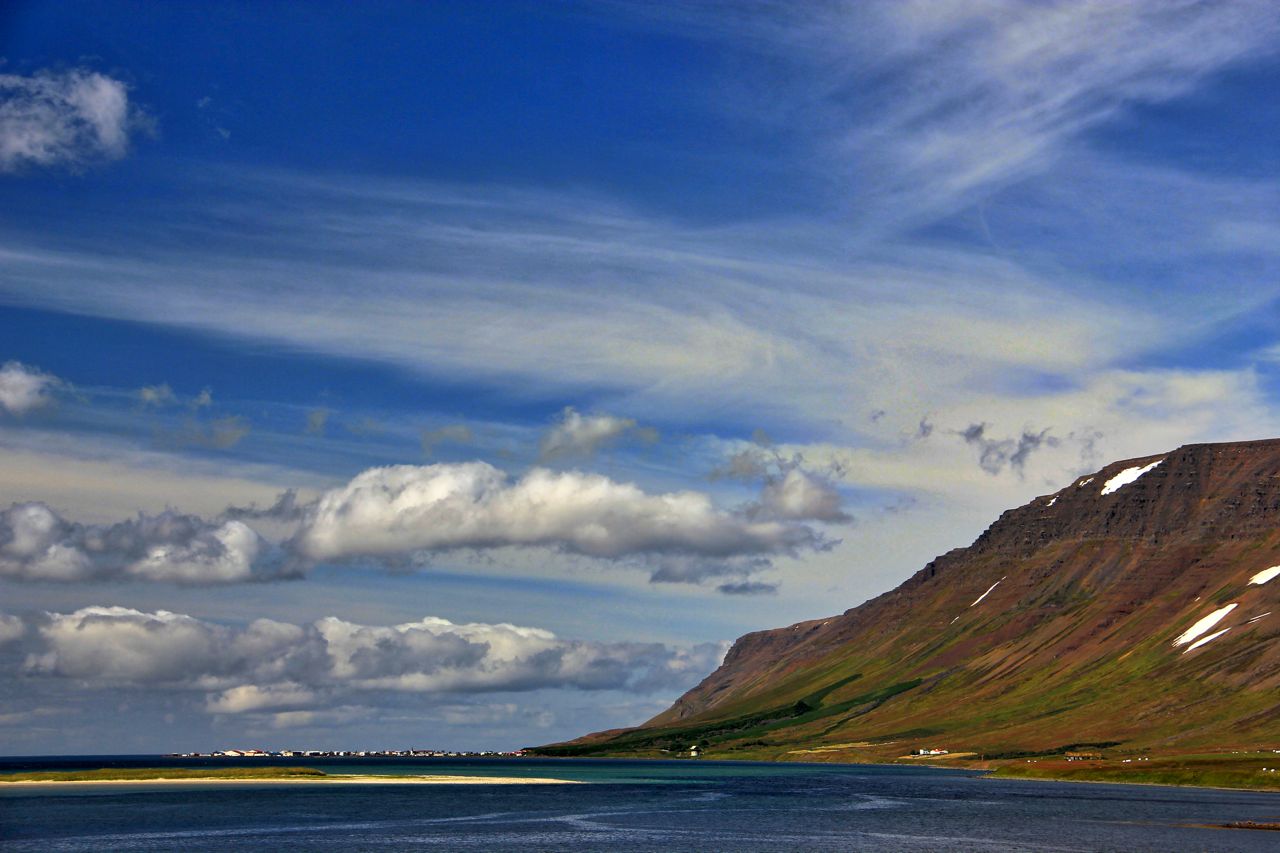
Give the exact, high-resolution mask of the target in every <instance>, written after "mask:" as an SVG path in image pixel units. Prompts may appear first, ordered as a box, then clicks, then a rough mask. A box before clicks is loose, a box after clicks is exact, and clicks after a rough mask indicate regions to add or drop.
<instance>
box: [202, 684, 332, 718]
mask: <svg viewBox="0 0 1280 853" xmlns="http://www.w3.org/2000/svg"><path fill="white" fill-rule="evenodd" d="M315 701H316V694H315V692H314V691H312V690H308V689H307V688H305V687H302V686H300V685H297V684H292V683H288V682H286V683H284V684H274V685H267V686H265V687H259V686H258V685H256V684H241V685H238V686H236V687H230V688H228V689H226V690H224V691H222V692H221V693H219V694H217V695H216V696H211V697H209V699H208V701H207V702H206V703H205V708H206V709H207V710H208V711H209V713H211V714H244V713H247V712H251V711H264V710H271V709H277V708H289V707H298V706H302V707H306V706H308V705H312V704H314V703H315Z"/></svg>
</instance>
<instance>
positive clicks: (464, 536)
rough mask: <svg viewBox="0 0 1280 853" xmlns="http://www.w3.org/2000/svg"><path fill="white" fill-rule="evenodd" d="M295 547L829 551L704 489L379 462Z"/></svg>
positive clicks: (799, 528) (328, 505)
mask: <svg viewBox="0 0 1280 853" xmlns="http://www.w3.org/2000/svg"><path fill="white" fill-rule="evenodd" d="M291 544H292V547H293V548H294V549H295V550H297V552H298V553H299V554H301V555H302V556H303V557H305V558H306V559H309V560H314V561H321V560H344V559H351V558H357V557H383V558H395V557H400V556H404V555H407V554H410V553H412V552H417V551H444V550H448V549H455V548H494V547H503V546H542V547H552V548H557V549H560V550H562V551H565V552H567V553H572V554H580V555H584V556H588V557H598V558H607V559H619V558H637V557H640V558H642V557H654V556H663V555H691V556H696V557H699V558H738V557H759V556H767V555H776V554H790V553H796V552H798V551H799V550H801V549H804V548H821V547H825V545H826V542H825V540H824V539H823V538H822V537H821V535H820V534H818V533H816V532H815V531H813V530H812V529H810V528H808V527H806V526H804V525H802V524H798V523H795V522H786V521H774V520H760V521H755V520H751V519H748V518H746V517H745V516H743V515H739V514H734V513H730V512H726V511H724V510H720V509H717V508H716V507H715V506H714V505H713V504H712V502H711V499H710V498H709V497H708V496H707V495H705V494H703V493H700V492H692V491H686V492H671V493H666V494H656V495H655V494H648V493H646V492H644V491H642V490H641V489H640V488H639V487H637V486H635V485H632V484H629V483H618V482H615V481H613V480H610V479H608V478H607V477H603V476H599V475H595V474H584V473H580V472H563V473H560V472H554V471H549V470H546V469H541V468H535V469H533V470H532V471H530V472H528V473H527V474H525V475H524V476H523V477H521V478H520V479H519V480H516V481H514V482H513V481H511V479H510V478H509V477H508V476H507V475H506V474H505V473H503V472H502V471H500V470H499V469H497V468H495V467H493V466H492V465H489V464H487V463H484V462H469V463H464V464H454V465H446V464H440V465H425V466H411V465H398V466H391V467H386V468H371V469H369V470H367V471H364V472H363V473H361V474H359V475H357V476H356V477H355V478H354V479H352V480H351V481H350V482H349V483H347V484H346V485H345V486H342V487H340V488H336V489H332V490H330V491H328V492H325V493H324V494H322V495H321V496H320V497H319V499H318V500H317V501H316V503H315V505H314V506H313V507H312V509H311V510H310V512H309V513H308V515H307V517H306V519H305V520H304V521H303V523H302V526H301V528H300V529H299V531H298V533H297V535H296V536H295V538H294V540H293V541H292V543H291Z"/></svg>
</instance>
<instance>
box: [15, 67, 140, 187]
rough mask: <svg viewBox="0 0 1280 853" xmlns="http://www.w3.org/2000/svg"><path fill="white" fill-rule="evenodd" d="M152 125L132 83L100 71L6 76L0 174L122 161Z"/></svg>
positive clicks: (74, 70) (40, 72) (51, 72)
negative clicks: (134, 98) (133, 97)
mask: <svg viewBox="0 0 1280 853" xmlns="http://www.w3.org/2000/svg"><path fill="white" fill-rule="evenodd" d="M150 123H151V120H150V119H149V118H148V116H147V115H146V114H145V113H144V112H143V111H142V110H141V109H139V108H138V107H137V106H136V105H133V104H130V102H129V87H128V85H126V84H125V83H124V82H123V81H120V80H117V79H115V78H113V77H109V76H107V75H105V74H102V73H100V72H97V71H90V70H88V69H84V68H75V69H71V70H67V71H39V72H37V73H35V74H32V75H29V76H24V75H20V74H0V172H19V171H22V170H24V169H29V168H32V167H52V166H57V167H65V168H70V169H79V168H82V167H84V166H86V165H89V164H91V163H94V162H97V161H101V160H118V159H120V158H121V157H123V156H125V154H126V153H128V150H129V141H130V137H131V136H132V135H133V134H134V133H135V132H136V131H138V130H139V129H145V128H147V127H149V126H150Z"/></svg>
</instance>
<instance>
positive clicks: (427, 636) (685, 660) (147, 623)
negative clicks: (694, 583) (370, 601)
mask: <svg viewBox="0 0 1280 853" xmlns="http://www.w3.org/2000/svg"><path fill="white" fill-rule="evenodd" d="M13 618H14V617H9V619H10V620H11V619H13ZM34 621H35V626H34V627H35V630H34V633H35V635H36V637H37V638H38V639H37V646H36V647H35V648H33V650H32V651H31V652H30V653H29V654H28V655H27V657H26V660H25V663H24V670H25V672H26V673H27V675H28V676H30V677H40V676H43V677H58V678H67V679H75V680H78V681H80V682H83V683H85V684H86V685H89V686H115V687H119V686H134V687H151V688H164V689H174V690H189V691H198V692H204V693H205V694H206V696H205V704H204V707H205V710H206V711H208V712H209V713H213V714H245V713H257V712H265V711H281V712H285V711H291V710H305V709H312V708H315V707H318V706H323V705H325V704H326V703H331V702H335V701H340V700H341V697H345V696H350V695H352V694H359V693H363V694H366V695H376V694H378V693H386V692H391V693H421V694H465V693H479V692H496V691H528V690H539V689H545V688H576V689H580V690H628V691H632V692H637V693H650V692H654V691H661V690H674V689H681V688H684V687H688V686H691V685H692V684H693V683H695V682H696V681H697V680H698V679H700V678H702V677H703V676H705V675H706V674H707V673H708V672H710V671H711V670H712V669H714V668H715V666H716V665H718V664H719V662H720V660H721V659H722V657H723V655H724V653H725V646H724V645H723V644H715V643H709V644H701V645H698V646H693V647H689V648H673V647H670V646H666V645H663V644H660V643H624V642H613V643H602V642H584V641H577V640H565V639H561V638H559V637H557V636H556V635H555V634H553V633H551V632H550V631H546V630H542V629H540V628H530V627H522V626H518V625H511V624H505V623H503V624H484V623H467V624H455V623H453V622H450V621H448V620H446V619H440V618H435V617H427V618H424V619H422V620H420V621H417V622H409V623H404V624H400V625H390V626H380V625H361V624H357V623H353V622H348V621H345V620H342V619H338V618H336V617H328V618H324V619H320V620H318V621H316V622H314V623H311V624H309V625H292V624H289V623H282V622H273V621H271V620H264V619H260V620H257V621H255V622H253V623H251V624H250V625H248V626H247V627H242V628H231V627H227V626H224V625H219V624H216V623H211V622H206V621H203V620H200V619H196V618H193V617H191V616H186V615H182V614H177V613H171V612H168V611H164V610H159V611H156V612H152V613H148V612H143V611H139V610H133V609H130V608H126V607H86V608H82V609H80V610H77V611H75V612H73V613H49V614H45V616H44V617H41V618H37V619H35V620H34ZM8 624H9V621H8V620H6V621H4V622H0V625H8ZM19 624H20V620H19ZM17 630H18V629H12V630H11V633H12V632H13V631H17ZM17 635H18V634H15V636H17Z"/></svg>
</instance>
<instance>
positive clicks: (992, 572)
mask: <svg viewBox="0 0 1280 853" xmlns="http://www.w3.org/2000/svg"><path fill="white" fill-rule="evenodd" d="M1278 564H1280V439H1265V440H1260V441H1250V442H1232V443H1226V444H1192V445H1185V446H1183V447H1180V448H1177V449H1176V450H1173V451H1170V452H1168V453H1163V454H1152V455H1149V456H1143V457H1137V458H1134V459H1127V460H1121V461H1117V462H1113V463H1111V464H1109V465H1107V466H1104V467H1103V468H1101V469H1100V470H1099V471H1097V472H1095V473H1093V474H1091V475H1085V476H1082V477H1078V478H1076V479H1075V480H1074V481H1072V483H1070V484H1069V485H1067V486H1066V487H1064V488H1062V489H1059V490H1058V491H1057V492H1054V493H1052V494H1050V495H1043V496H1040V497H1037V498H1035V499H1033V500H1032V501H1030V502H1028V503H1027V504H1024V505H1023V506H1021V507H1017V508H1014V509H1010V510H1007V511H1006V512H1004V513H1002V514H1001V516H1000V517H999V518H998V519H996V520H995V521H994V522H993V523H992V524H991V525H990V526H989V527H988V528H987V529H986V530H985V531H984V532H983V533H982V534H981V535H979V536H978V538H977V539H976V540H975V541H974V542H973V544H971V545H969V546H967V547H964V548H956V549H953V550H951V551H948V552H946V553H945V554H942V555H940V556H939V557H937V558H935V559H934V560H932V561H930V562H929V563H928V564H926V565H925V566H924V567H923V568H922V569H920V570H919V571H918V572H916V573H915V574H914V575H912V576H911V577H910V578H908V579H907V580H906V581H904V582H903V583H902V584H900V585H899V586H898V587H896V588H894V589H892V590H889V591H887V592H885V593H883V594H881V595H879V596H876V597H874V598H872V599H870V600H868V601H866V602H864V603H863V604H860V605H858V606H857V607H854V608H851V609H849V610H847V611H845V612H844V613H842V614H838V615H835V616H831V617H827V618H825V619H814V620H808V621H805V622H799V623H796V624H794V625H790V626H786V627H784V628H776V629H770V630H764V631H756V632H752V633H749V634H746V635H744V636H743V637H741V638H739V639H738V640H737V641H736V642H735V643H734V644H733V646H732V647H731V649H730V650H729V652H728V654H727V655H726V657H725V660H724V662H723V663H722V665H721V666H720V667H719V668H718V669H717V670H716V671H715V672H713V673H711V674H710V675H709V676H708V677H707V678H706V679H704V680H703V681H702V682H701V683H700V684H698V685H697V686H696V687H694V688H693V689H691V690H690V691H688V692H687V693H686V694H684V695H683V696H681V697H680V698H679V699H678V700H676V702H675V703H674V704H673V705H672V707H671V708H669V709H668V710H666V711H664V712H663V713H661V714H659V715H658V716H656V717H654V718H653V719H651V720H649V721H647V722H646V723H644V724H642V725H641V726H640V727H637V728H635V729H624V730H614V731H612V732H601V733H596V734H593V735H587V736H585V737H583V738H579V739H578V740H576V741H570V742H568V743H567V744H557V745H551V746H548V747H543V748H540V750H539V751H543V752H548V753H550V754H669V753H671V752H672V751H679V750H681V749H687V748H688V746H690V745H691V743H685V741H691V742H693V743H699V744H700V745H701V744H704V743H705V746H703V747H702V748H703V750H704V754H715V755H720V756H722V757H744V758H745V757H752V758H781V759H796V758H799V757H807V758H812V757H813V756H814V755H820V756H821V757H822V758H824V759H832V760H858V759H864V758H866V759H872V758H884V757H890V756H892V755H896V754H899V753H900V752H906V751H908V750H910V749H915V748H924V747H926V746H928V745H930V744H934V743H936V742H938V741H939V740H942V741H946V742H947V743H949V744H950V745H951V748H953V750H955V749H962V750H972V751H974V752H979V753H983V752H986V753H995V754H1004V753H1020V752H1024V751H1030V752H1034V751H1036V750H1043V749H1046V748H1053V747H1057V746H1062V745H1065V744H1074V743H1081V742H1085V741H1088V742H1095V743H1108V744H1117V745H1126V746H1128V747H1131V748H1134V749H1143V748H1147V749H1150V748H1164V749H1167V748H1171V747H1172V746H1174V745H1178V746H1179V748H1191V747H1193V746H1213V747H1215V748H1216V747H1228V746H1233V745H1242V744H1253V743H1257V742H1262V741H1267V742H1277V745H1280V705H1277V700H1276V699H1275V698H1274V696H1273V693H1272V692H1269V691H1274V688H1275V687H1277V686H1280V644H1276V643H1274V642H1272V640H1273V639H1274V638H1275V636H1276V634H1277V631H1278V630H1280V616H1274V615H1272V614H1271V612H1270V611H1272V609H1273V605H1275V607H1274V610H1275V611H1277V612H1280V601H1277V598H1278V597H1280V582H1277V583H1275V584H1269V583H1261V584H1257V583H1250V582H1249V579H1250V578H1251V577H1253V576H1254V575H1256V574H1257V573H1258V572H1262V571H1264V570H1266V569H1268V568H1270V567H1272V566H1275V565H1278ZM1230 604H1234V605H1235V606H1234V607H1231V608H1230V609H1229V610H1227V611H1226V612H1225V613H1224V614H1223V615H1221V616H1218V617H1217V619H1218V621H1216V622H1214V623H1213V625H1211V626H1210V627H1211V628H1212V629H1213V630H1212V631H1209V630H1206V631H1203V632H1201V634H1199V635H1197V636H1196V637H1194V638H1192V640H1189V641H1187V642H1184V643H1177V644H1175V641H1177V640H1178V639H1179V637H1180V635H1182V634H1184V633H1186V632H1187V630H1188V629H1189V628H1190V627H1191V626H1192V625H1194V624H1196V623H1197V622H1198V621H1200V620H1204V619H1205V618H1206V617H1208V616H1210V615H1212V614H1215V613H1217V612H1218V611H1219V610H1222V609H1223V608H1227V607H1228V605H1230ZM1224 629H1225V630H1224ZM1217 631H1223V633H1220V634H1215V633H1214V632H1217ZM1206 637H1207V638H1208V640H1207V642H1204V643H1203V644H1198V643H1196V641H1197V640H1204V639H1205V638H1206ZM842 745H843V746H842ZM813 750H819V751H820V752H818V753H815V752H813Z"/></svg>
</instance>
